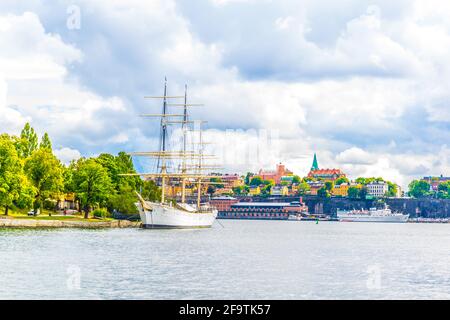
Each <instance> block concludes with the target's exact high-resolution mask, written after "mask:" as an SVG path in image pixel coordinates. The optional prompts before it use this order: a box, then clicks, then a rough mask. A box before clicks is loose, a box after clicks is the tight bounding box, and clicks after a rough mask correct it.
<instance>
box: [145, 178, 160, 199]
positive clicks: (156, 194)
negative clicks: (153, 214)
mask: <svg viewBox="0 0 450 320" xmlns="http://www.w3.org/2000/svg"><path fill="white" fill-rule="evenodd" d="M141 195H142V197H143V198H144V199H145V200H147V201H155V202H157V201H161V188H160V187H158V186H157V185H156V183H155V182H154V181H152V180H147V181H144V182H143V185H142V192H141Z"/></svg>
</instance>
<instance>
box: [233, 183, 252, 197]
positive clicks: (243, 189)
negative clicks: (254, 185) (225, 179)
mask: <svg viewBox="0 0 450 320" xmlns="http://www.w3.org/2000/svg"><path fill="white" fill-rule="evenodd" d="M249 189H250V188H249V186H245V185H244V186H237V187H234V188H233V192H234V193H235V194H238V195H241V194H248V192H249Z"/></svg>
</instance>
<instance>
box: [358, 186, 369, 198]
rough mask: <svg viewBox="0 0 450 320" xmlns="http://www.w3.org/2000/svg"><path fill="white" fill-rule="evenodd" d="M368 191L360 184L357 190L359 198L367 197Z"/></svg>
mask: <svg viewBox="0 0 450 320" xmlns="http://www.w3.org/2000/svg"><path fill="white" fill-rule="evenodd" d="M367 194H368V191H367V187H366V186H362V187H361V188H360V189H359V190H358V197H359V198H360V199H365V198H366V197H367Z"/></svg>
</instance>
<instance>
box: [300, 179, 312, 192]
mask: <svg viewBox="0 0 450 320" xmlns="http://www.w3.org/2000/svg"><path fill="white" fill-rule="evenodd" d="M310 190H311V187H310V186H309V184H308V183H306V182H302V183H300V184H299V185H298V193H299V194H306V193H308V191H310Z"/></svg>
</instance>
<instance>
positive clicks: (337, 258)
mask: <svg viewBox="0 0 450 320" xmlns="http://www.w3.org/2000/svg"><path fill="white" fill-rule="evenodd" d="M221 224H222V225H223V227H222V226H221V225H219V224H218V223H216V224H215V226H214V227H213V228H212V229H208V230H140V229H112V230H97V231H92V230H76V229H70V230H69V229H67V230H63V229H61V230H0V298H2V299H67V298H68V299H75V298H76V299H214V298H216V299H355V298H356V299H372V298H374V299H383V298H386V299H395V298H400V299H404V298H432V299H437V298H444V299H445V298H446V299H449V298H450V225H449V224H412V223H409V224H373V223H337V222H321V223H319V224H315V223H314V222H293V221H231V220H227V221H224V220H221Z"/></svg>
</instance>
